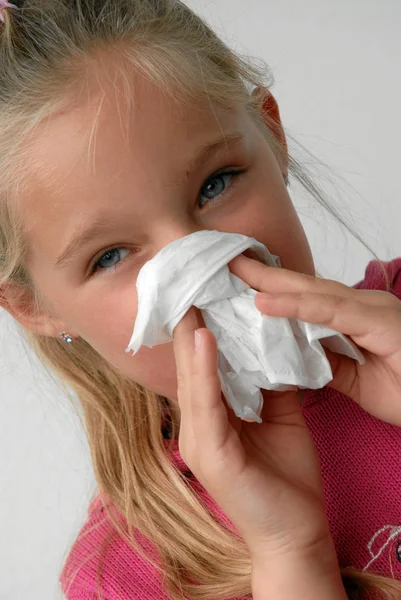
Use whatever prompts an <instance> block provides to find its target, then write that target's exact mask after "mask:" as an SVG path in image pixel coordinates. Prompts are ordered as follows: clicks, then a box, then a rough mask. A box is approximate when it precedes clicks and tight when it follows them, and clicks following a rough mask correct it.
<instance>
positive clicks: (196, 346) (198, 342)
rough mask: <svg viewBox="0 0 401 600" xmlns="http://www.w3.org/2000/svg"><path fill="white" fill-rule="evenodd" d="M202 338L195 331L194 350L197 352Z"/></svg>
mask: <svg viewBox="0 0 401 600" xmlns="http://www.w3.org/2000/svg"><path fill="white" fill-rule="evenodd" d="M201 342H202V338H201V336H200V333H199V331H195V350H196V351H197V352H198V350H200V347H201Z"/></svg>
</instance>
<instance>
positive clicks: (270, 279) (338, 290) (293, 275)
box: [229, 255, 401, 311]
mask: <svg viewBox="0 0 401 600" xmlns="http://www.w3.org/2000/svg"><path fill="white" fill-rule="evenodd" d="M229 267H230V271H231V272H232V273H233V274H234V275H236V276H237V277H239V278H240V279H242V280H243V281H245V282H246V283H247V284H248V285H250V287H251V288H253V289H255V290H260V291H261V292H270V293H273V294H275V293H286V292H294V293H295V292H315V293H319V294H332V295H335V296H345V297H349V298H353V297H358V299H360V300H362V301H364V302H366V303H367V304H371V305H374V306H388V307H393V308H395V309H396V310H400V311H401V302H400V301H399V300H398V299H397V298H396V297H395V296H394V295H393V294H390V293H388V292H384V291H382V290H359V289H355V288H352V287H349V286H347V285H344V284H343V283H340V282H339V281H334V280H331V279H322V278H320V277H315V276H313V275H308V274H305V273H298V272H296V271H289V270H287V269H283V268H280V269H277V268H273V267H269V266H267V265H264V264H262V263H260V262H259V261H256V260H252V259H251V258H248V257H245V256H243V255H240V256H237V257H236V258H235V259H234V260H232V261H231V262H230V263H229Z"/></svg>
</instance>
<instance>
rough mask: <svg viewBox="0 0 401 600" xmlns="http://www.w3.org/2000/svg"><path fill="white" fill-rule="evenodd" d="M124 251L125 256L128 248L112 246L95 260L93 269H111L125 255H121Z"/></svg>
mask: <svg viewBox="0 0 401 600" xmlns="http://www.w3.org/2000/svg"><path fill="white" fill-rule="evenodd" d="M124 252H126V255H125V256H127V255H128V254H129V250H127V248H112V249H111V250H108V251H107V252H105V254H103V256H101V257H100V259H99V260H98V261H97V262H96V264H95V265H94V267H93V270H94V271H96V270H97V269H101V270H103V271H106V270H108V269H111V268H112V267H115V266H116V265H117V264H118V263H119V262H121V261H122V260H123V258H125V256H122V254H123V253H124Z"/></svg>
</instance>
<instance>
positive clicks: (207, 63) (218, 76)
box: [0, 0, 401, 600]
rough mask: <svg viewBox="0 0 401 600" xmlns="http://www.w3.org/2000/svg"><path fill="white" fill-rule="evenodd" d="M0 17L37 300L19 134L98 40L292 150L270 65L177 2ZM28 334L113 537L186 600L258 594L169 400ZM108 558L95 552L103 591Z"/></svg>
mask: <svg viewBox="0 0 401 600" xmlns="http://www.w3.org/2000/svg"><path fill="white" fill-rule="evenodd" d="M0 26H1V27H0V172H1V173H2V177H1V178H0V285H1V284H3V285H4V284H5V283H7V282H11V283H15V284H17V285H18V286H20V288H21V290H22V293H28V294H31V297H32V301H35V302H40V299H39V298H38V295H37V293H36V291H35V286H34V282H33V281H32V280H31V278H30V276H29V272H28V271H27V269H26V268H25V267H24V260H25V254H26V247H25V241H24V235H23V231H22V229H21V225H20V222H19V219H18V211H17V203H18V202H17V201H18V198H21V196H22V195H23V193H24V179H23V175H22V174H23V167H24V161H25V160H27V156H28V155H27V150H26V147H25V146H24V143H23V142H24V139H26V136H27V135H28V134H29V133H30V132H33V131H34V130H35V128H36V127H37V126H38V125H40V123H41V122H42V121H43V119H45V118H48V117H49V116H51V115H52V114H53V113H54V112H55V111H58V110H59V109H60V108H62V107H64V106H66V105H67V103H68V101H69V100H70V99H71V97H72V96H73V94H74V93H75V91H76V86H75V83H76V81H77V80H80V78H81V80H82V78H84V77H85V73H86V64H87V61H88V60H95V59H96V55H97V53H98V52H100V51H101V50H102V48H111V46H112V47H113V49H114V51H115V52H117V53H119V54H120V55H121V58H124V61H125V62H126V63H128V64H130V65H131V67H132V66H133V67H135V68H136V69H140V70H141V72H142V73H145V74H146V75H147V76H148V77H149V78H150V79H151V80H152V81H153V82H155V83H156V84H158V85H161V86H163V89H164V90H165V91H167V92H169V91H170V92H171V93H172V94H173V95H174V97H175V98H176V100H177V102H178V101H183V102H184V101H185V100H186V99H188V98H189V97H194V96H196V97H198V98H202V97H204V98H205V100H206V101H207V102H208V103H216V104H219V105H223V106H228V107H233V106H235V105H244V106H246V107H247V108H248V109H249V110H250V111H251V113H252V115H253V116H254V118H255V119H259V122H260V126H261V127H263V128H264V133H265V135H266V137H267V139H268V141H269V143H270V144H271V145H272V147H273V149H274V151H275V152H276V153H279V152H280V151H282V145H281V144H280V143H278V141H277V123H276V122H275V121H274V119H272V118H271V116H270V115H269V114H265V115H263V118H261V98H260V97H259V95H258V94H252V93H251V92H252V91H253V90H254V89H255V88H258V87H260V86H267V87H269V86H271V84H272V78H271V75H270V73H269V70H268V69H267V67H266V68H265V69H262V68H260V66H259V67H258V68H256V67H255V66H254V65H252V64H251V63H250V62H247V61H245V60H243V59H242V58H240V57H238V56H236V55H235V54H234V53H233V52H232V51H231V50H230V49H229V48H228V47H227V46H226V45H225V44H224V43H223V42H222V41H221V40H220V39H219V38H218V37H217V36H216V35H215V34H214V33H213V32H212V30H211V29H210V28H209V27H208V26H207V25H206V24H205V23H204V22H203V21H202V20H201V19H200V18H199V17H198V16H196V15H195V14H194V13H193V12H192V11H191V10H190V9H189V8H188V7H186V6H185V5H184V4H183V3H182V2H180V1H178V0H177V1H174V0H76V1H75V2H73V1H71V0H28V1H27V2H24V3H23V4H22V5H20V8H19V9H18V10H17V9H13V8H10V9H7V11H6V13H5V23H4V25H1V24H0ZM124 61H121V64H122V63H123V62H124ZM288 160H289V171H290V173H291V175H292V177H293V178H294V179H297V180H298V181H299V182H300V183H301V184H302V185H303V186H304V188H305V189H306V190H308V192H310V193H311V194H312V196H314V197H315V199H316V200H317V201H318V202H320V204H323V205H324V206H325V207H326V208H327V209H328V210H329V211H330V212H332V214H336V213H335V212H334V211H333V209H331V207H330V205H329V204H328V203H327V201H326V200H325V199H324V197H323V196H322V194H321V192H320V191H319V188H318V187H317V185H316V184H315V183H314V181H313V180H312V179H311V178H310V177H309V176H308V174H307V173H306V172H305V170H303V169H301V168H300V166H299V165H298V163H297V162H296V161H295V159H294V158H292V157H291V156H290V157H289V158H288ZM337 216H338V215H337ZM340 220H341V219H340ZM26 335H27V338H28V341H29V343H30V345H31V347H32V348H33V350H34V351H35V352H36V353H37V354H38V355H39V357H40V358H41V359H42V361H43V363H44V364H45V365H47V366H48V367H50V369H51V370H52V371H53V372H55V373H57V374H58V375H59V376H60V378H61V379H62V380H63V381H64V382H65V383H66V384H67V385H68V386H70V388H72V390H73V391H74V392H75V393H76V395H77V397H78V398H79V401H80V404H81V406H82V414H83V417H84V426H85V430H86V434H87V436H88V441H89V447H90V451H91V457H92V461H93V466H94V471H95V476H96V480H97V484H98V489H99V494H100V496H101V498H102V500H103V501H104V505H105V509H106V513H107V518H108V519H109V520H110V522H111V523H112V525H113V531H114V533H115V535H119V536H121V537H122V538H123V539H125V540H126V542H127V543H128V544H129V545H130V546H132V547H133V548H134V549H135V550H136V551H138V552H140V553H141V555H146V552H145V549H144V548H143V546H142V544H141V543H140V542H139V538H138V536H137V535H136V534H135V532H140V533H141V534H143V536H145V537H146V538H147V539H148V540H150V541H151V542H152V544H153V545H154V547H155V548H156V550H157V556H158V560H157V561H156V560H154V561H153V559H151V558H150V557H149V558H148V559H149V560H150V561H151V562H152V564H154V566H155V567H156V568H157V569H159V572H160V575H161V576H162V577H163V578H164V580H165V582H166V586H167V589H168V592H169V594H170V595H171V597H172V598H174V599H176V600H178V599H179V598H182V597H183V596H187V597H189V598H193V599H202V600H217V599H219V598H220V599H224V598H230V597H238V596H239V597H242V596H246V595H248V594H250V593H251V561H250V557H249V553H248V550H247V547H246V546H245V544H244V542H243V540H242V539H240V538H239V537H237V536H236V535H234V533H232V532H231V531H230V530H228V529H227V528H225V527H224V526H223V525H222V524H220V523H218V522H217V521H216V519H215V518H214V517H213V516H212V515H211V513H210V512H209V511H208V509H207V508H206V507H205V506H204V505H203V504H202V503H201V502H200V500H199V498H198V497H197V495H196V493H195V492H194V491H193V490H192V488H191V487H190V485H189V483H188V481H187V479H186V477H185V475H184V474H183V473H180V472H179V470H178V469H177V468H176V467H175V466H174V465H173V464H172V461H171V459H170V458H169V456H168V454H167V452H166V448H165V443H164V441H163V436H162V428H161V423H162V419H163V414H165V413H164V411H166V410H167V411H168V410H171V409H169V408H168V407H167V406H166V404H165V402H164V399H163V398H161V397H160V396H158V395H156V394H154V393H152V392H150V391H148V390H145V389H143V388H141V387H140V386H139V385H137V384H136V383H135V382H133V381H132V380H130V379H128V378H127V377H124V376H123V375H122V374H121V373H120V372H118V371H117V370H116V369H115V368H114V367H113V366H111V365H110V364H108V363H107V362H106V361H105V360H104V359H103V358H102V357H101V356H100V355H99V354H98V353H97V352H96V351H95V350H94V349H93V348H92V347H91V346H90V345H89V344H88V343H86V342H85V341H84V340H82V339H79V340H76V341H75V342H74V344H70V345H68V346H67V345H65V344H63V342H61V341H60V340H58V339H56V338H51V337H44V336H38V335H34V334H33V333H31V332H29V331H26ZM171 417H172V418H171V421H172V432H171V434H172V437H175V436H176V434H177V427H176V425H175V415H174V414H171ZM103 550H105V548H104V549H103ZM101 567H102V560H99V571H98V584H99V597H102V595H101V589H100V588H101V583H100V580H101ZM343 579H344V583H345V585H346V588H347V590H348V594H349V597H350V598H353V599H354V598H357V597H358V598H359V597H360V596H359V592H360V590H365V591H366V590H371V591H372V593H377V592H380V597H385V598H389V599H390V598H391V599H394V600H395V598H396V597H397V598H399V597H400V593H401V584H400V583H399V582H396V581H394V580H390V579H386V578H383V577H379V576H377V575H373V574H369V573H364V572H358V571H356V570H354V569H346V570H344V571H343ZM71 583H72V581H71ZM372 597H373V596H372Z"/></svg>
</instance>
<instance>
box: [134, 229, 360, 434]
mask: <svg viewBox="0 0 401 600" xmlns="http://www.w3.org/2000/svg"><path fill="white" fill-rule="evenodd" d="M247 249H252V250H253V251H254V252H255V253H256V254H257V255H258V257H259V258H260V259H261V260H262V261H263V262H264V263H265V264H267V265H269V266H271V267H280V261H279V259H278V257H277V256H274V255H272V254H270V252H269V251H268V250H267V248H266V247H265V246H264V245H263V244H261V243H260V242H258V241H257V240H255V239H254V238H250V237H247V236H244V235H239V234H235V233H223V232H220V231H209V230H203V231H197V232H196V233H192V234H191V235H188V236H186V237H183V238H180V239H178V240H175V241H174V242H172V243H171V244H169V245H168V246H166V247H164V248H163V249H162V250H161V251H160V252H159V253H158V254H157V255H156V256H155V257H154V258H152V259H151V260H150V261H149V262H147V263H146V264H145V265H144V266H143V268H142V269H141V271H140V272H139V275H138V279H137V291H138V313H137V317H136V321H135V327H134V331H133V334H132V337H131V340H130V342H129V345H128V348H127V350H126V352H129V351H130V350H132V351H133V352H134V353H135V352H137V351H138V350H139V348H140V347H141V346H142V345H144V346H148V347H153V346H156V345H158V344H164V343H166V342H170V341H171V340H172V334H173V331H174V328H175V327H176V325H177V324H178V323H179V321H180V320H181V319H182V318H183V316H184V315H185V313H186V312H187V311H188V309H189V308H190V307H191V306H196V307H197V308H199V309H200V310H201V311H202V316H203V319H204V321H205V324H206V326H207V327H208V328H209V329H210V330H211V331H212V332H213V333H214V335H215V336H216V338H217V343H218V348H219V376H220V381H221V385H222V390H223V393H224V396H225V398H226V400H227V402H228V404H229V405H230V406H231V408H232V409H233V411H234V412H235V414H236V415H237V416H238V417H240V418H242V419H250V420H254V421H258V422H259V423H260V422H261V421H262V420H261V418H260V413H261V410H262V406H263V397H262V394H261V392H260V389H261V388H263V389H265V390H281V391H285V390H287V389H291V386H297V387H299V388H308V389H318V388H321V387H323V386H325V385H326V384H327V383H328V382H329V381H331V380H332V378H333V375H332V371H331V367H330V363H329V361H328V360H327V357H326V355H325V352H324V350H323V348H322V345H321V343H320V342H319V340H322V343H323V344H324V345H325V346H326V347H327V348H329V349H330V350H332V351H334V352H337V353H339V354H345V355H347V356H349V357H351V358H353V359H356V360H358V361H359V362H360V363H361V364H363V363H364V358H363V355H362V354H361V352H360V351H359V350H358V348H357V347H356V346H355V344H353V343H352V342H351V341H350V340H349V339H347V338H346V337H345V336H343V335H342V334H339V333H337V332H335V331H333V330H331V329H329V328H327V327H323V326H321V325H312V324H308V323H304V322H302V321H299V320H298V319H286V318H281V317H270V316H265V315H262V314H261V313H260V312H259V310H258V309H257V308H256V307H255V304H254V298H255V296H256V294H257V292H256V291H255V290H253V289H252V288H250V287H249V286H248V285H247V284H246V283H244V282H243V281H242V280H241V279H239V278H238V277H236V276H235V275H233V274H232V273H231V272H230V270H229V269H228V267H227V263H229V262H230V261H231V260H232V259H233V258H235V257H236V256H238V255H239V254H241V253H242V252H244V251H245V250H247Z"/></svg>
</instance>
